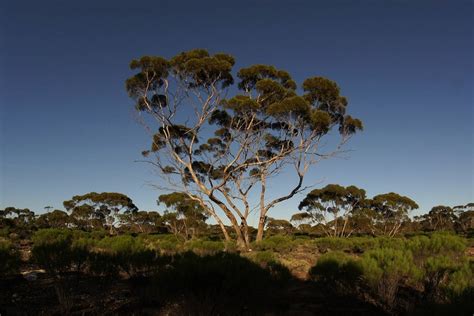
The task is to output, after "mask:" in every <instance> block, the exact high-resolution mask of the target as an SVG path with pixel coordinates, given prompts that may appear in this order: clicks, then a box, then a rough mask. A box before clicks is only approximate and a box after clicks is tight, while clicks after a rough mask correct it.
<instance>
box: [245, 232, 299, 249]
mask: <svg viewBox="0 0 474 316" xmlns="http://www.w3.org/2000/svg"><path fill="white" fill-rule="evenodd" d="M296 245H297V242H295V240H294V239H293V238H292V237H290V236H283V235H275V236H270V237H267V238H265V239H263V240H262V241H260V242H258V243H253V244H252V249H254V250H260V251H264V250H272V251H276V252H284V251H291V250H292V249H293V248H294V247H295V246H296Z"/></svg>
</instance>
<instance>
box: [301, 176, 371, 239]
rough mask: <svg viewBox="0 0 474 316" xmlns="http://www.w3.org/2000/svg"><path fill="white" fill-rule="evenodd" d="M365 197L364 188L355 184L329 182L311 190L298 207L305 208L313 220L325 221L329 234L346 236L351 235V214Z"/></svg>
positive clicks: (316, 221)
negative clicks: (349, 228) (345, 184)
mask: <svg viewBox="0 0 474 316" xmlns="http://www.w3.org/2000/svg"><path fill="white" fill-rule="evenodd" d="M364 199H365V191H364V190H363V189H359V188H357V187H356V186H353V185H351V186H348V187H343V186H340V185H338V184H329V185H327V186H325V187H324V188H322V189H315V190H313V191H311V192H309V193H308V195H307V196H306V197H305V198H304V199H303V201H301V203H300V204H299V206H298V208H299V209H300V210H302V209H304V210H305V212H306V213H307V214H308V215H309V216H310V217H311V218H312V219H313V222H315V223H323V224H324V226H325V227H326V234H327V235H330V236H338V237H344V236H347V235H349V232H348V231H347V228H348V222H349V218H350V214H351V213H352V212H353V211H354V209H355V208H356V207H358V205H359V204H360V203H361V202H362V201H364ZM298 216H299V217H301V216H303V215H302V214H300V215H298Z"/></svg>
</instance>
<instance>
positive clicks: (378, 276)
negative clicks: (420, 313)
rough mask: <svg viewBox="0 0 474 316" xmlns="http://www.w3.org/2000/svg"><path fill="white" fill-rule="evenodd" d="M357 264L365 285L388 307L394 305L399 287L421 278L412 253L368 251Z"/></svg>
mask: <svg viewBox="0 0 474 316" xmlns="http://www.w3.org/2000/svg"><path fill="white" fill-rule="evenodd" d="M359 264H360V267H361V268H362V271H363V279H364V281H365V282H366V284H367V285H368V286H369V287H370V289H371V291H372V292H373V293H374V294H376V295H377V296H379V298H380V299H381V300H382V301H383V302H384V303H385V304H387V306H389V307H391V306H393V305H394V302H395V297H396V294H397V291H398V289H399V287H400V286H401V285H403V284H409V283H414V282H416V281H417V280H419V279H420V278H421V276H422V272H421V271H420V270H419V269H418V268H417V267H416V265H415V263H414V261H413V255H412V253H411V252H410V251H403V250H399V249H395V248H379V249H372V250H369V251H367V252H366V253H365V254H364V255H363V256H362V258H361V260H360V262H359Z"/></svg>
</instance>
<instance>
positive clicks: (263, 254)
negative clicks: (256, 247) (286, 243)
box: [252, 250, 277, 265]
mask: <svg viewBox="0 0 474 316" xmlns="http://www.w3.org/2000/svg"><path fill="white" fill-rule="evenodd" d="M252 259H253V260H254V261H255V262H256V263H258V264H261V265H267V264H268V263H270V262H277V258H276V256H275V253H274V252H272V251H269V250H265V251H259V252H256V253H255V254H254V256H253V258H252Z"/></svg>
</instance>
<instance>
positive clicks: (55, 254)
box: [31, 229, 74, 273]
mask: <svg viewBox="0 0 474 316" xmlns="http://www.w3.org/2000/svg"><path fill="white" fill-rule="evenodd" d="M31 254H32V259H33V261H34V262H36V263H37V264H39V265H40V266H41V267H43V268H44V269H46V270H47V271H49V272H53V273H62V272H66V271H68V270H70V269H71V266H72V264H73V262H74V253H73V250H72V232H71V231H69V230H65V229H42V230H39V231H37V232H36V233H35V234H34V235H33V249H32V251H31Z"/></svg>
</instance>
